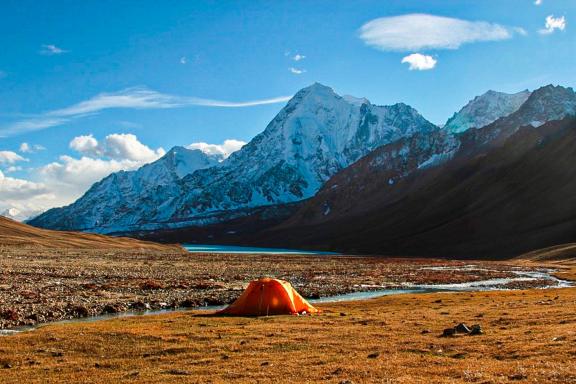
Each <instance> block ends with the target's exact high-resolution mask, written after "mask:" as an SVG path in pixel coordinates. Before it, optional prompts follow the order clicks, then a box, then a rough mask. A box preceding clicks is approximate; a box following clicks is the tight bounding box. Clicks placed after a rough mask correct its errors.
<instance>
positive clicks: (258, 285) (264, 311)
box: [217, 278, 319, 316]
mask: <svg viewBox="0 0 576 384" xmlns="http://www.w3.org/2000/svg"><path fill="white" fill-rule="evenodd" d="M317 312H319V311H318V310H317V309H316V308H314V307H313V306H312V305H310V303H308V302H307V301H306V300H305V299H304V298H303V297H302V296H300V294H299V293H298V292H296V290H295V289H294V288H292V285H290V283H289V282H287V281H283V280H278V279H271V278H262V279H258V280H254V281H252V282H250V285H248V288H246V290H245V291H244V292H243V293H242V295H240V297H239V298H238V299H236V301H235V302H233V303H232V304H230V305H229V306H228V307H226V308H224V309H223V310H221V311H219V312H218V313H217V314H220V315H233V316H234V315H235V316H268V315H297V314H302V313H317Z"/></svg>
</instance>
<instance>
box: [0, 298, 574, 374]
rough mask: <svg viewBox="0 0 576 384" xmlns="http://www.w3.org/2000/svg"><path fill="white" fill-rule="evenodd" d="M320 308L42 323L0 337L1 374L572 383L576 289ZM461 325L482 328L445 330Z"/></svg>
mask: <svg viewBox="0 0 576 384" xmlns="http://www.w3.org/2000/svg"><path fill="white" fill-rule="evenodd" d="M320 308H321V309H322V310H323V312H322V314H320V315H317V316H312V317H310V316H300V317H295V316H276V317H261V318H221V317H211V316H207V315H206V314H205V312H199V311H190V312H178V313H171V314H165V315H155V316H144V317H128V318H117V319H113V320H107V321H98V322H90V323H68V324H54V325H47V326H44V327H41V328H39V329H37V330H34V331H30V332H24V333H21V334H17V335H14V336H6V337H3V338H1V339H0V341H1V344H0V382H2V383H48V382H70V383H76V382H82V383H113V382H120V381H121V382H134V383H140V382H147V383H181V382H190V383H230V382H241V383H258V382H260V383H268V382H275V383H286V382H296V383H317V382H327V383H509V382H510V383H575V382H576V329H575V326H576V318H575V317H574V308H576V288H564V289H550V290H538V289H533V290H524V291H500V292H481V293H470V292H467V293H435V294H418V295H395V296H388V297H382V298H378V299H373V300H367V301H362V302H360V301H359V302H348V303H338V304H331V305H322V306H320ZM459 322H465V323H466V324H468V325H472V324H480V325H481V326H482V328H483V330H484V334H482V335H477V336H469V335H463V336H456V337H440V335H441V334H442V331H443V329H444V328H448V327H452V326H454V325H456V324H457V323H459Z"/></svg>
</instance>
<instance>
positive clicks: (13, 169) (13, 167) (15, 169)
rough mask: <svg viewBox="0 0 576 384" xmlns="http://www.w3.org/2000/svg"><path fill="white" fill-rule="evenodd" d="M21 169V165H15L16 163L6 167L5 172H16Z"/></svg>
mask: <svg viewBox="0 0 576 384" xmlns="http://www.w3.org/2000/svg"><path fill="white" fill-rule="evenodd" d="M21 170H22V167H20V166H16V165H11V166H9V167H8V168H6V172H18V171H21Z"/></svg>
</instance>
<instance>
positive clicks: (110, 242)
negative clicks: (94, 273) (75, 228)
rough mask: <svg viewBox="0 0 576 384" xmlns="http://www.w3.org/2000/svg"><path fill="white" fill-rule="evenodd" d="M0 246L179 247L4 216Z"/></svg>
mask: <svg viewBox="0 0 576 384" xmlns="http://www.w3.org/2000/svg"><path fill="white" fill-rule="evenodd" d="M0 246H32V247H43V248H88V249H147V250H156V251H162V250H171V251H174V249H178V248H180V247H179V246H176V245H162V244H156V243H152V242H147V241H139V240H134V239H129V238H125V237H110V236H103V235H96V234H92V233H82V232H60V231H50V230H46V229H39V228H35V227H32V226H30V225H26V224H22V223H19V222H17V221H14V220H11V219H8V218H5V217H2V216H0Z"/></svg>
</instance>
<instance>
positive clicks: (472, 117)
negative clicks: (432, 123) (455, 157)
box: [444, 90, 530, 133]
mask: <svg viewBox="0 0 576 384" xmlns="http://www.w3.org/2000/svg"><path fill="white" fill-rule="evenodd" d="M529 96H530V91H528V90H526V91H522V92H518V93H514V94H508V93H503V92H496V91H488V92H486V93H485V94H483V95H481V96H477V97H476V98H474V100H472V101H470V102H469V103H468V104H466V105H465V106H464V107H463V108H462V109H461V110H460V111H459V112H457V113H455V114H454V115H453V116H452V117H451V118H450V119H448V121H447V122H446V125H445V126H444V128H445V129H446V130H448V131H450V132H452V133H459V132H464V131H466V130H468V129H469V128H482V127H484V126H486V125H488V124H490V123H492V122H494V121H496V120H498V119H499V118H501V117H504V116H508V115H510V114H511V113H513V112H515V111H517V110H518V108H520V106H521V105H522V104H524V102H525V101H526V100H527V99H528V97H529Z"/></svg>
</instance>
